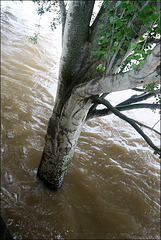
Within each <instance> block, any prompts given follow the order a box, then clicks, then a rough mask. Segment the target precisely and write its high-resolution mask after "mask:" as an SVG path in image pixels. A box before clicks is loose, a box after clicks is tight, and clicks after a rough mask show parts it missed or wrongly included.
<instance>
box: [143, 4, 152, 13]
mask: <svg viewBox="0 0 161 240" xmlns="http://www.w3.org/2000/svg"><path fill="white" fill-rule="evenodd" d="M143 10H144V11H146V12H151V11H153V9H152V8H151V7H150V6H149V5H146V6H145V7H144V9H143Z"/></svg>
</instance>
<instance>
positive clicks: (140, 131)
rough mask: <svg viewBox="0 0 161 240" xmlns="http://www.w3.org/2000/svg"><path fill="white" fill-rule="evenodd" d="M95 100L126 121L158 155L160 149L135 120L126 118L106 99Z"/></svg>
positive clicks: (160, 152)
mask: <svg viewBox="0 0 161 240" xmlns="http://www.w3.org/2000/svg"><path fill="white" fill-rule="evenodd" d="M96 102H98V103H102V104H103V105H105V106H106V107H107V108H108V109H110V111H111V112H113V113H114V114H115V115H116V116H118V117H120V118H121V119H123V120H124V121H126V122H128V123H129V124H130V125H131V126H132V127H133V128H134V129H135V130H136V131H137V132H138V133H139V134H140V135H141V136H142V137H143V138H144V140H145V141H146V142H147V143H148V145H149V146H150V147H151V148H153V149H154V151H155V152H156V153H158V154H159V155H160V154H161V149H159V148H158V147H157V146H156V145H154V143H153V142H152V141H151V139H150V138H149V137H148V136H147V135H146V134H145V133H144V132H143V131H142V130H141V129H140V128H139V127H138V125H137V124H136V123H135V121H134V120H133V119H132V118H128V117H127V116H125V115H124V114H122V113H120V112H119V111H118V110H117V109H116V108H114V107H113V106H112V105H111V104H110V103H109V102H108V101H107V100H105V99H102V98H96Z"/></svg>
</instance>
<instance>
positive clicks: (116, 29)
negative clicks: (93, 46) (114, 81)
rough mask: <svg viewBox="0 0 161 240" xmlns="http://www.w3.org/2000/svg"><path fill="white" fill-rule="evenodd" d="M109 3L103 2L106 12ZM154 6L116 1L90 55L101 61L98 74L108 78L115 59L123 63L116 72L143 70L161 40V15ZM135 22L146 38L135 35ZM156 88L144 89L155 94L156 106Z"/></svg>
mask: <svg viewBox="0 0 161 240" xmlns="http://www.w3.org/2000/svg"><path fill="white" fill-rule="evenodd" d="M109 2H110V1H108V0H104V7H105V8H106V7H107V5H108V4H109ZM111 3H112V2H111ZM154 3H155V4H154ZM156 6H157V1H155V2H150V1H127V0H121V1H116V3H115V6H114V7H113V8H112V9H110V10H109V11H108V16H109V17H108V20H107V21H106V22H105V23H104V24H103V23H101V24H100V25H99V29H100V36H99V38H98V48H97V50H96V51H95V52H94V53H93V54H94V56H95V57H96V58H101V59H102V63H101V64H99V65H98V66H97V69H98V70H100V71H104V74H109V72H110V71H111V70H112V67H113V65H114V64H115V63H116V61H117V60H118V59H121V60H122V61H121V64H120V68H119V72H124V71H129V70H132V69H138V68H139V67H141V66H143V64H144V60H145V59H146V57H147V56H148V55H149V54H150V53H151V52H152V49H153V47H154V46H155V42H156V41H157V40H159V39H160V11H159V10H158V9H157V7H156ZM103 17H105V16H103ZM134 20H135V22H136V21H138V22H140V25H142V26H144V28H145V29H146V32H145V34H143V33H141V34H139V33H137V32H136V28H135V24H134ZM110 64H111V66H110ZM108 68H109V70H108V71H107V69H108ZM106 71H107V72H106ZM159 87H160V84H159V83H155V84H149V85H146V86H144V89H145V91H156V92H157V93H156V95H155V102H156V103H158V104H160V103H161V96H160V93H158V92H159V91H158V90H159Z"/></svg>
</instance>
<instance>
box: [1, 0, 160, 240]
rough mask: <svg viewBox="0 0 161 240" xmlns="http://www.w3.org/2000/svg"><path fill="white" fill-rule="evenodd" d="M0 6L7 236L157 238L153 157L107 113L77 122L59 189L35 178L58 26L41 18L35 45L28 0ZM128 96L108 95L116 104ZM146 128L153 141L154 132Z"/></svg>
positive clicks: (145, 117) (34, 19) (146, 116)
mask: <svg viewBox="0 0 161 240" xmlns="http://www.w3.org/2000/svg"><path fill="white" fill-rule="evenodd" d="M1 5H2V9H1V26H2V30H1V44H2V46H1V50H2V55H1V76H2V77H1V80H2V82H1V101H2V103H1V134H2V138H1V139H2V143H1V155H2V161H1V212H2V216H3V218H4V220H5V222H6V224H7V226H8V228H9V230H10V231H11V233H12V235H13V237H14V239H160V160H159V158H158V157H156V156H155V155H154V154H153V150H152V149H150V147H149V146H148V145H147V144H146V142H145V141H144V140H143V139H142V138H141V136H140V135H139V134H138V133H137V132H136V131H135V130H134V129H133V128H132V127H131V126H130V125H128V123H126V122H124V121H122V120H121V119H119V118H117V117H115V116H113V115H111V116H108V117H103V118H97V119H93V120H91V121H88V122H87V123H86V125H85V126H84V127H83V130H82V133H81V136H80V138H79V141H78V145H77V148H76V151H75V154H74V158H73V161H72V163H71V166H70V167H69V170H68V173H67V175H66V177H65V182H64V184H63V186H62V188H61V189H60V190H59V191H58V192H53V191H51V190H49V189H48V188H46V187H45V186H44V184H43V183H42V182H41V181H39V179H37V177H36V172H37V168H38V165H39V162H40V159H41V154H42V151H43V147H44V137H45V132H46V128H47V123H48V119H49V118H50V116H51V113H52V109H53V106H54V99H55V95H56V87H57V79H58V66H59V58H60V54H61V32H60V28H59V27H58V29H57V30H56V31H54V32H52V31H50V27H48V26H47V23H49V22H50V21H49V19H48V18H49V17H48V16H46V17H45V16H44V17H42V19H41V28H40V36H39V38H38V43H37V44H34V43H33V42H31V41H30V40H29V37H31V36H34V33H35V32H36V31H37V30H38V28H37V25H36V24H39V16H37V14H36V11H35V10H34V9H35V5H34V4H33V3H32V2H30V1H24V2H23V3H21V2H18V1H14V2H12V1H9V2H7V1H1ZM131 94H134V92H132V91H124V92H123V93H120V95H118V93H117V94H113V95H111V96H110V95H109V99H110V100H111V101H112V103H116V102H117V101H121V100H123V99H125V97H127V96H128V95H129V96H131ZM125 95H126V96H125ZM118 96H120V97H119V99H118ZM127 115H128V116H130V117H135V119H137V120H139V119H140V117H141V119H142V122H143V123H145V124H147V123H149V125H150V126H153V125H154V124H155V122H157V120H158V119H159V116H158V114H157V113H152V112H151V111H150V110H143V109H142V110H140V111H133V112H130V111H127ZM158 128H159V127H158V125H156V129H158ZM146 133H147V134H148V135H149V136H150V137H151V138H152V140H153V142H154V143H156V144H157V145H159V137H158V136H157V135H156V134H155V133H154V132H150V130H146Z"/></svg>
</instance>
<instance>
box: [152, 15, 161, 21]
mask: <svg viewBox="0 0 161 240" xmlns="http://www.w3.org/2000/svg"><path fill="white" fill-rule="evenodd" d="M158 18H159V13H154V14H153V15H152V16H151V19H152V20H153V21H156V20H157V19H158Z"/></svg>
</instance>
